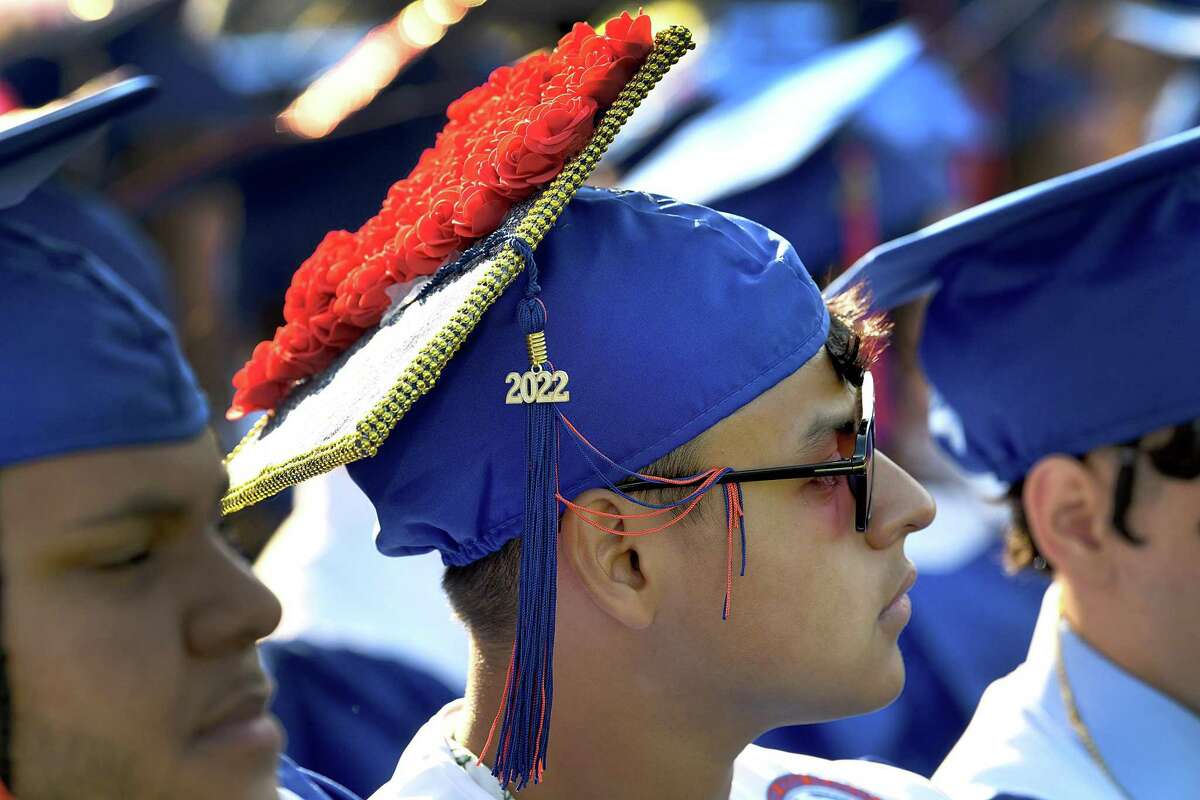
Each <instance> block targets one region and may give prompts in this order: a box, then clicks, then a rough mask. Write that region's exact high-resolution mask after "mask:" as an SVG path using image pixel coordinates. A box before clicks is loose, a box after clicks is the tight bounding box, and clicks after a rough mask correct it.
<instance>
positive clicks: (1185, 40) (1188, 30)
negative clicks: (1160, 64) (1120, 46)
mask: <svg viewBox="0 0 1200 800" xmlns="http://www.w3.org/2000/svg"><path fill="white" fill-rule="evenodd" d="M1109 30H1110V31H1111V32H1112V34H1113V35H1114V36H1116V37H1117V38H1118V39H1122V40H1124V41H1127V42H1130V43H1131V44H1136V45H1140V46H1142V47H1145V48H1148V49H1150V50H1156V51H1158V52H1160V53H1163V54H1164V55H1169V56H1175V57H1176V58H1183V59H1189V60H1196V59H1200V2H1197V0H1148V1H1147V2H1136V1H1135V0H1120V2H1118V3H1116V4H1114V6H1113V8H1112V11H1111V12H1110V18H1109Z"/></svg>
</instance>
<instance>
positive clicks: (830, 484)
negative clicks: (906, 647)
mask: <svg viewBox="0 0 1200 800" xmlns="http://www.w3.org/2000/svg"><path fill="white" fill-rule="evenodd" d="M858 415H859V402H858V396H857V391H856V390H855V389H854V388H853V387H851V386H849V385H847V384H846V383H845V382H843V381H842V380H841V379H840V378H839V377H838V375H837V374H836V372H835V371H834V368H833V366H832V364H831V362H830V360H829V357H828V355H827V354H826V353H825V351H824V350H822V351H821V352H820V353H819V354H818V355H817V356H815V357H814V358H813V359H812V360H810V361H809V362H808V364H806V365H805V366H804V367H803V368H802V369H800V370H799V371H797V372H796V373H795V374H794V375H792V376H791V377H789V378H788V379H786V380H784V381H783V382H781V383H780V384H779V385H777V386H776V387H774V388H773V389H771V390H770V391H768V392H766V393H764V394H763V395H762V396H760V397H759V398H758V399H756V400H755V401H754V402H752V403H751V404H749V405H748V406H746V407H745V408H743V409H742V410H740V411H738V412H737V413H736V414H734V415H732V416H730V417H729V418H728V419H726V420H724V421H723V422H721V423H720V424H718V425H717V426H715V427H714V428H712V429H711V430H710V431H708V432H707V433H706V434H704V435H703V436H702V437H701V438H700V440H699V441H698V445H699V447H700V450H701V459H702V462H703V463H704V464H705V465H729V466H732V467H734V468H736V469H747V468H751V467H766V466H782V465H788V464H801V463H812V462H820V461H826V460H832V459H836V458H839V457H843V456H847V455H849V454H850V453H852V451H853V444H854V436H853V428H854V423H855V420H856V418H857V417H858ZM875 459H876V461H875V479H874V503H873V513H872V518H871V522H870V525H869V527H868V530H867V531H866V532H865V533H860V532H858V531H856V530H855V526H854V499H853V497H852V495H851V493H850V491H849V488H848V486H847V483H846V478H844V477H838V478H824V479H812V480H787V481H772V482H762V483H748V484H745V485H744V486H743V487H742V489H743V498H744V507H745V526H746V549H747V567H746V575H745V577H741V576H740V575H739V574H738V573H739V572H740V568H741V548H740V541H739V538H740V537H739V534H738V533H737V532H736V531H735V534H734V535H735V540H734V555H735V559H734V578H733V592H732V612H731V616H730V618H729V620H728V621H726V622H723V621H722V620H721V615H720V607H721V600H722V598H723V597H724V594H725V574H726V563H727V544H728V542H727V528H726V521H725V512H724V506H723V504H722V502H721V501H722V499H723V498H722V497H721V494H720V492H719V490H718V491H717V492H715V498H710V499H708V500H706V501H705V505H706V509H705V514H704V515H703V516H701V517H699V518H698V519H697V520H696V521H695V522H688V523H685V524H684V525H682V526H680V527H679V528H678V529H677V530H676V531H674V532H673V533H671V534H669V535H666V536H664V537H662V538H661V539H660V541H661V542H669V543H670V546H671V547H673V548H675V549H676V550H677V551H678V552H677V553H675V554H674V555H673V557H672V558H671V559H668V562H669V563H674V564H676V565H677V568H676V569H675V570H674V571H673V573H672V574H671V575H670V576H668V578H667V580H668V581H669V582H670V583H671V586H670V587H669V588H668V590H667V591H666V592H665V593H664V597H666V600H665V601H664V602H665V606H666V607H665V608H664V610H663V623H664V626H665V627H669V629H670V630H671V635H670V637H666V636H663V637H662V638H663V639H664V640H665V644H664V645H663V646H664V647H665V648H667V650H666V652H665V656H666V658H667V660H668V662H669V663H672V664H674V665H678V666H677V667H676V668H677V669H679V668H681V669H683V670H685V671H688V673H689V677H690V679H691V680H692V681H695V682H697V683H699V684H700V686H701V688H702V690H703V691H704V692H706V693H708V692H711V695H709V696H714V697H721V698H726V699H728V700H729V702H730V703H731V707H736V708H741V709H745V710H747V711H750V712H752V713H753V715H754V719H756V720H764V721H765V722H766V723H768V724H769V725H770V726H775V725H780V724H786V723H802V722H814V721H818V720H823V719H830V718H835V717H844V716H848V715H853V714H859V713H864V712H867V711H871V710H874V709H876V708H879V707H881V706H884V705H886V704H887V703H889V702H891V701H892V700H893V699H894V698H895V697H896V695H897V694H898V693H899V692H900V689H901V688H902V687H903V684H904V664H903V661H902V660H901V657H900V652H899V649H898V648H897V646H896V640H897V637H898V636H899V635H900V632H901V630H902V629H903V628H904V626H905V624H906V623H907V622H908V618H909V614H910V611H911V607H910V605H909V601H908V598H907V596H906V594H905V592H906V591H907V589H908V588H909V586H911V583H912V581H913V580H914V578H915V571H914V570H913V567H912V564H911V563H910V562H909V561H908V560H907V559H906V558H905V556H904V539H905V536H906V535H907V534H909V533H911V532H913V531H916V530H918V529H920V528H923V527H925V526H926V525H928V524H929V523H930V522H931V521H932V518H933V501H932V500H931V498H930V497H929V495H928V494H927V493H926V492H925V491H924V490H923V489H922V488H921V487H920V486H919V485H918V484H917V483H916V482H915V481H914V480H913V479H912V478H911V477H909V476H908V475H907V474H906V473H904V472H903V471H902V470H900V469H899V468H898V467H897V466H896V465H895V464H894V463H893V462H891V461H890V460H889V459H887V457H886V456H883V455H882V454H878V453H877V454H876V456H875ZM692 666H694V667H696V668H695V669H694V670H692V669H690V667H692ZM705 684H707V685H705Z"/></svg>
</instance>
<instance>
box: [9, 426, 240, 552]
mask: <svg viewBox="0 0 1200 800" xmlns="http://www.w3.org/2000/svg"><path fill="white" fill-rule="evenodd" d="M223 481H224V469H223V467H222V465H221V460H220V456H219V452H218V450H217V446H216V443H215V441H214V440H213V438H212V436H211V434H209V433H208V432H207V431H206V432H204V433H202V434H201V435H200V436H197V437H196V438H194V439H191V440H188V441H185V442H178V443H169V444H155V445H146V446H136V447H120V448H110V449H103V450H89V451H80V452H77V453H71V454H67V455H63V456H56V457H53V458H47V459H42V460H39V461H34V462H30V463H27V464H17V465H13V466H10V467H6V468H5V469H4V470H3V471H2V472H0V520H2V521H3V525H0V529H13V530H19V529H22V528H29V527H33V528H35V529H37V530H39V531H46V532H48V531H51V530H54V529H64V528H70V527H71V526H73V525H75V524H78V523H79V522H81V521H82V520H85V519H88V518H90V517H94V516H96V515H98V514H103V513H105V511H107V510H117V509H120V508H121V507H123V506H124V505H126V504H128V503H129V502H130V501H131V500H134V499H145V500H152V499H153V500H159V501H163V502H173V503H176V504H178V505H181V506H185V505H188V504H189V503H195V502H199V501H200V500H201V499H202V498H205V497H208V496H209V495H211V494H212V493H213V491H214V489H213V487H214V486H218V487H219V486H220V485H221V484H222V482H223Z"/></svg>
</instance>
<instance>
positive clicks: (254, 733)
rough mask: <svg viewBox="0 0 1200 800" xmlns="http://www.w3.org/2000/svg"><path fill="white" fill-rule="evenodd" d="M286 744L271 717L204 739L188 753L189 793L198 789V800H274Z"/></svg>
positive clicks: (275, 721) (216, 733) (229, 728)
mask: <svg viewBox="0 0 1200 800" xmlns="http://www.w3.org/2000/svg"><path fill="white" fill-rule="evenodd" d="M284 741H285V740H284V736H283V728H282V726H281V725H280V724H279V721H278V720H277V719H275V717H274V716H272V715H270V714H266V715H263V716H261V717H258V718H255V719H252V720H247V721H246V722H243V723H239V724H236V725H232V726H228V727H227V728H225V729H222V730H219V731H217V732H215V734H214V735H210V736H206V737H204V738H203V739H201V740H200V741H198V742H195V743H194V745H193V747H192V749H191V751H190V753H189V758H188V764H187V771H188V775H189V779H188V781H187V784H188V791H189V792H191V791H193V789H192V787H193V786H195V790H196V795H195V797H196V800H201V798H204V800H208V798H212V797H221V798H228V799H229V800H275V799H276V798H277V797H278V794H279V792H278V786H277V782H276V781H277V778H276V771H277V769H278V767H279V757H280V754H281V753H282V752H283V746H284ZM186 796H187V798H188V799H189V800H190V798H191V796H192V795H191V794H188V795H186Z"/></svg>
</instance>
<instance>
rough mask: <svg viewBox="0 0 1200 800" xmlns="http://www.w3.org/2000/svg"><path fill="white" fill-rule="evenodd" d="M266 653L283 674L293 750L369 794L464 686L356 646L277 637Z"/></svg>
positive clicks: (268, 664) (279, 713)
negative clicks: (340, 645)
mask: <svg viewBox="0 0 1200 800" xmlns="http://www.w3.org/2000/svg"><path fill="white" fill-rule="evenodd" d="M259 653H260V655H261V657H262V661H263V666H264V668H266V670H267V672H268V673H269V674H270V675H271V677H272V679H273V680H274V681H275V687H276V688H275V695H274V698H273V699H272V701H271V712H272V713H273V714H275V716H276V717H278V718H279V721H280V722H282V723H283V728H284V730H285V731H287V755H288V756H289V757H290V758H292V759H294V760H295V761H296V762H298V763H300V764H304V765H306V766H307V767H308V768H309V769H312V770H314V771H316V772H318V773H320V774H321V775H324V776H327V777H328V778H330V779H332V780H335V781H337V782H338V783H340V784H342V785H343V786H346V787H347V788H348V789H350V790H352V791H353V792H355V793H357V794H360V795H362V796H363V797H366V796H367V795H370V794H371V793H373V792H374V791H375V790H376V789H378V788H379V787H380V786H382V785H383V784H384V783H386V782H387V780H388V778H390V777H391V776H392V772H393V771H394V770H395V769H396V762H397V761H398V760H399V758H400V753H401V752H403V751H404V747H405V745H407V744H408V741H409V740H410V739H411V738H412V737H413V736H414V735H415V734H416V732H417V730H418V729H419V728H420V727H421V726H422V725H424V724H425V723H426V722H428V721H429V718H430V717H432V716H433V715H434V714H436V713H437V712H438V711H439V710H440V709H441V708H442V707H443V706H445V705H446V704H447V703H449V702H450V701H451V700H453V699H455V698H456V697H458V696H460V694H461V692H460V691H456V690H454V689H451V688H450V687H449V686H446V685H445V684H443V683H442V682H441V681H440V680H438V679H437V678H435V677H433V676H432V675H429V674H428V673H426V672H424V671H422V670H420V669H417V668H416V667H413V666H411V665H409V664H406V663H404V662H403V661H400V660H398V659H394V658H388V657H384V656H378V655H371V654H368V653H363V652H359V651H356V650H350V649H346V648H341V647H327V646H322V645H318V644H314V643H311V642H305V641H283V642H281V641H270V642H264V643H263V644H262V645H261V646H260V647H259ZM335 796H336V795H335Z"/></svg>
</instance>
